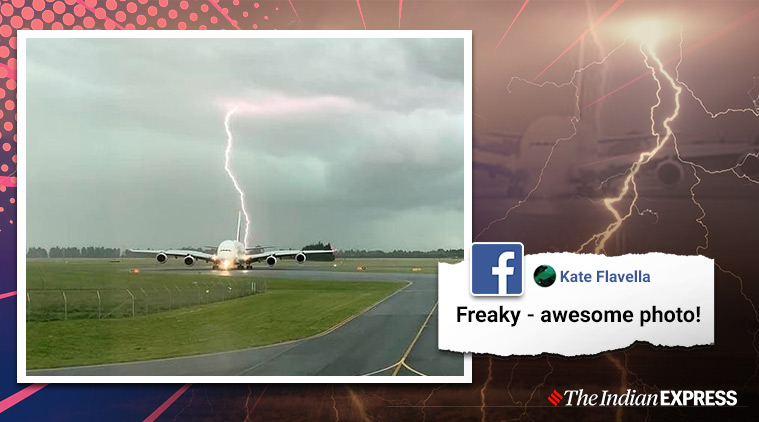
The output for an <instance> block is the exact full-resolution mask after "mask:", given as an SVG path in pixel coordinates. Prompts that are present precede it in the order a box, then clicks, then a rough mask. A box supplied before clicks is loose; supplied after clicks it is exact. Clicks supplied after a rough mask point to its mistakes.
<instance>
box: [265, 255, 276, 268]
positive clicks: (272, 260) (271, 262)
mask: <svg viewBox="0 0 759 422" xmlns="http://www.w3.org/2000/svg"><path fill="white" fill-rule="evenodd" d="M276 263H277V257H276V256H274V255H269V257H268V258H266V265H268V266H270V267H273V266H274V264H276Z"/></svg>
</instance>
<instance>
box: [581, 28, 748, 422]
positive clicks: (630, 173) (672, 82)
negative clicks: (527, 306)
mask: <svg viewBox="0 0 759 422" xmlns="http://www.w3.org/2000/svg"><path fill="white" fill-rule="evenodd" d="M679 48H680V54H679V60H678V63H677V65H676V66H675V75H676V76H675V77H674V78H673V77H672V76H671V75H670V74H669V73H667V72H666V70H665V69H664V65H663V63H662V61H661V60H660V59H659V58H658V56H657V55H656V54H655V52H654V50H653V46H651V45H647V46H645V48H644V45H643V44H641V45H640V51H641V53H642V54H643V56H644V63H645V65H646V67H647V68H648V69H649V71H650V73H651V76H652V77H653V79H654V80H655V81H656V84H657V91H656V99H657V101H656V104H654V105H653V106H652V107H651V112H650V118H651V134H652V135H653V136H655V137H656V140H657V142H656V143H657V145H656V146H655V147H654V148H653V149H651V150H650V151H647V152H643V153H641V154H640V156H639V158H638V160H637V161H636V162H634V163H633V164H632V165H631V167H630V168H629V169H627V170H626V171H625V172H624V174H626V178H625V182H624V185H623V187H622V189H621V190H620V193H619V194H618V195H617V196H616V197H613V198H606V199H604V201H603V203H604V206H605V207H606V208H607V210H608V211H609V212H610V213H611V214H612V216H613V217H614V219H615V221H614V222H612V223H611V224H610V225H609V226H608V227H607V228H606V230H604V231H603V232H600V233H597V234H595V235H593V236H592V237H591V238H590V239H588V240H587V241H586V242H585V243H583V244H582V245H581V246H580V248H579V249H578V250H577V251H576V252H582V251H583V250H584V249H585V247H587V246H588V245H590V244H591V243H593V244H594V245H595V253H596V254H598V253H603V252H605V250H604V246H605V244H606V242H607V241H608V239H609V238H610V237H611V236H612V235H613V234H614V233H615V232H616V231H617V230H618V229H619V228H620V227H621V226H622V224H623V223H624V221H625V220H627V219H628V218H629V217H630V216H631V215H632V214H633V210H636V211H637V213H638V214H642V212H641V211H640V210H639V209H638V208H637V200H638V198H639V195H638V191H637V185H636V183H635V176H636V175H637V173H638V171H639V170H640V168H641V166H643V165H644V164H646V163H648V162H649V161H650V160H651V158H653V157H654V156H655V155H656V154H657V153H658V152H659V151H660V150H661V149H662V147H663V146H664V145H665V144H666V142H667V141H669V140H670V139H672V143H673V146H674V150H675V154H676V156H677V159H678V160H679V161H680V162H681V163H683V164H686V165H689V166H690V167H691V169H692V171H693V177H694V179H695V182H694V183H693V184H692V185H691V187H690V190H689V192H690V195H691V201H692V202H693V204H694V205H695V206H696V207H697V208H698V209H699V211H700V213H701V215H700V216H699V217H697V218H696V220H695V221H696V223H698V224H699V225H700V226H701V227H702V229H703V230H704V242H703V244H699V245H696V254H697V255H699V254H702V253H703V252H705V251H706V249H708V248H709V227H708V226H707V225H706V223H704V219H705V218H706V209H705V208H704V207H703V205H702V204H701V203H700V202H699V200H698V198H697V197H696V192H695V189H696V187H697V186H698V185H699V184H700V183H701V182H702V179H701V177H700V176H699V174H698V171H699V170H700V171H702V172H704V173H705V174H709V175H717V174H723V173H732V174H733V175H734V176H736V177H737V178H739V179H746V180H749V181H750V182H751V183H754V184H759V181H757V180H754V179H753V178H751V177H750V175H748V174H745V173H744V174H741V173H739V172H738V169H739V168H741V167H742V165H743V164H744V163H745V162H746V160H747V159H748V158H749V157H754V158H757V152H753V153H748V154H746V155H745V156H744V157H743V159H742V160H741V161H740V162H738V163H737V164H736V165H734V166H732V167H729V168H723V169H718V170H711V169H707V168H706V167H704V166H702V165H700V164H698V163H695V162H693V161H691V160H687V159H685V158H683V156H682V154H681V153H680V148H679V145H678V142H677V137H676V136H675V134H674V132H673V131H672V128H671V123H672V122H673V121H674V120H675V119H676V118H677V116H678V114H679V111H680V95H681V94H682V92H683V89H685V90H687V92H688V93H689V94H690V95H691V97H692V98H693V99H694V100H695V101H696V102H698V104H699V105H700V106H701V108H702V109H703V110H704V112H705V113H706V114H707V115H709V117H710V118H712V119H716V118H718V117H720V116H724V115H726V114H731V113H750V114H753V115H754V116H757V117H759V108H758V107H757V103H758V102H759V96H755V95H754V94H752V92H753V90H754V89H755V88H756V80H757V78H756V77H754V81H753V82H754V83H753V85H752V87H751V88H750V89H749V90H748V91H747V94H748V96H749V99H750V100H751V103H752V105H753V107H752V108H728V109H726V110H722V111H718V112H713V111H711V110H709V109H708V108H707V107H706V105H705V104H704V101H703V100H702V99H701V98H699V97H698V96H697V95H696V93H695V92H694V91H693V89H691V88H690V87H689V86H688V85H687V84H686V83H684V82H682V81H681V80H680V71H679V68H680V65H681V63H682V57H683V36H682V28H681V30H680V44H679ZM650 59H653V61H654V62H655V63H656V67H654V66H652V65H651V64H650V63H649V60H650ZM657 69H658V73H659V74H660V75H661V76H663V77H664V78H666V80H667V82H668V84H669V86H670V87H671V88H672V89H673V90H674V92H675V95H674V100H675V108H674V111H673V112H672V114H671V115H670V116H668V117H667V118H665V119H664V121H663V126H664V129H665V133H664V135H663V136H662V135H661V134H660V133H659V132H657V131H656V119H655V117H654V112H655V110H656V109H657V108H659V107H660V105H661V91H662V83H661V80H660V79H659V77H657ZM607 180H608V179H607ZM630 191H632V194H633V195H632V200H631V202H630V206H629V208H628V210H627V213H626V214H625V215H624V216H622V215H621V213H620V212H619V211H617V209H616V208H615V207H614V205H615V204H617V203H618V202H620V201H621V200H622V199H623V198H625V197H626V196H627V194H628V193H629V192H630ZM646 211H650V210H644V211H643V212H646ZM651 212H653V211H651ZM715 265H716V267H717V268H718V269H719V270H720V271H722V272H723V273H725V274H727V275H730V276H732V277H733V278H735V279H736V280H738V282H739V285H740V293H741V295H742V296H743V298H744V300H745V301H746V302H747V303H748V304H749V305H750V306H751V309H752V310H753V312H754V316H755V319H756V321H757V322H759V310H757V307H756V304H755V303H754V302H753V300H751V298H749V297H748V295H746V293H745V291H744V282H743V279H742V278H741V277H740V276H739V275H737V274H735V273H734V272H732V271H729V270H726V269H724V268H722V267H721V266H720V265H719V264H718V263H717V262H715ZM751 334H752V336H753V339H752V346H753V348H754V352H755V356H756V358H755V370H754V374H753V375H752V376H751V377H750V378H749V379H748V380H747V381H746V385H748V382H749V381H750V380H751V379H753V378H754V377H757V375H758V374H759V348H757V337H758V336H759V328H757V329H756V330H754V331H753V333H751ZM607 358H608V359H609V360H610V361H611V362H612V363H613V364H614V366H615V367H617V368H618V369H619V370H620V371H621V372H622V386H621V388H622V390H623V391H622V392H624V387H625V385H626V376H627V374H628V373H629V369H628V368H627V365H626V364H625V365H622V364H621V362H620V361H619V360H618V359H616V358H615V357H613V356H612V355H610V354H609V355H607ZM621 416H622V415H621V409H620V411H619V412H618V413H617V419H618V420H621Z"/></svg>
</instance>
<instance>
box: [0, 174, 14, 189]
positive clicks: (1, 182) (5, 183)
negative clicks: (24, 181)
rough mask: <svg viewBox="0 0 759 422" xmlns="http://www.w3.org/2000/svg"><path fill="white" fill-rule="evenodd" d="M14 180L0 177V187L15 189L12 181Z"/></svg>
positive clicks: (8, 177)
mask: <svg viewBox="0 0 759 422" xmlns="http://www.w3.org/2000/svg"><path fill="white" fill-rule="evenodd" d="M15 178H16V177H15V176H0V185H3V186H8V187H11V188H15V187H16V182H15V181H14V180H13V179H15Z"/></svg>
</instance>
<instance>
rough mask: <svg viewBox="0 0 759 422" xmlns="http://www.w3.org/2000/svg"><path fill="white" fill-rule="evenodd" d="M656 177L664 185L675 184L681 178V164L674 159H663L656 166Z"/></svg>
mask: <svg viewBox="0 0 759 422" xmlns="http://www.w3.org/2000/svg"><path fill="white" fill-rule="evenodd" d="M656 178H657V179H658V180H659V181H660V182H662V183H663V184H664V185H665V186H675V185H676V184H678V183H680V181H681V180H683V166H682V165H681V164H680V163H678V162H676V161H674V160H665V161H662V162H661V163H659V165H658V166H656Z"/></svg>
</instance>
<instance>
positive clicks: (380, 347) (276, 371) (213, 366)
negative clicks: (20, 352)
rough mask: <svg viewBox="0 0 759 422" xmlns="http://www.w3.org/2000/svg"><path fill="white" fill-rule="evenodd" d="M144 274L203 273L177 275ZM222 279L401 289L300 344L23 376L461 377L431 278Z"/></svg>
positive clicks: (269, 273)
mask: <svg viewBox="0 0 759 422" xmlns="http://www.w3.org/2000/svg"><path fill="white" fill-rule="evenodd" d="M151 271H166V272H167V273H171V272H173V271H181V272H187V271H208V272H210V270H198V269H182V268H172V269H169V268H166V269H163V268H161V269H155V270H151ZM214 272H215V271H214ZM215 273H216V272H215ZM229 275H231V276H248V277H277V278H279V277H283V278H298V279H311V280H331V281H349V280H365V281H406V282H408V284H407V285H406V286H405V287H403V288H402V289H401V290H398V291H396V292H395V293H394V294H393V295H392V296H390V297H388V298H386V299H385V300H383V301H381V302H379V303H377V304H375V305H374V306H373V307H371V308H370V309H369V310H367V311H365V312H363V313H361V314H359V315H358V316H356V317H354V318H353V319H350V320H348V321H347V322H344V323H343V324H342V325H338V326H337V327H333V328H332V329H330V330H328V331H327V332H325V333H321V334H317V335H315V336H312V337H309V338H306V339H302V340H296V341H292V342H288V343H281V344H274V345H269V346H262V347H256V348H251V349H243V350H236V351H229V352H220V353H212V354H205V355H198V356H188V357H179V358H168V359H157V360H149V361H139V362H129V363H119V364H107V365H93V366H81V367H70V368H58V369H47V370H34V371H27V375H30V376H49V375H54V376H125V375H129V376H196V375H198V376H210V375H215V376H220V375H225V376H275V375H276V376H283V375H284V376H318V375H330V376H356V375H398V376H407V375H431V376H435V375H438V376H440V375H446V376H460V375H464V355H462V354H456V353H451V352H444V351H440V350H438V348H437V275H432V274H394V273H360V274H359V273H355V272H335V271H319V270H309V269H306V268H304V269H260V270H258V269H254V270H249V271H230V272H229Z"/></svg>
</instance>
